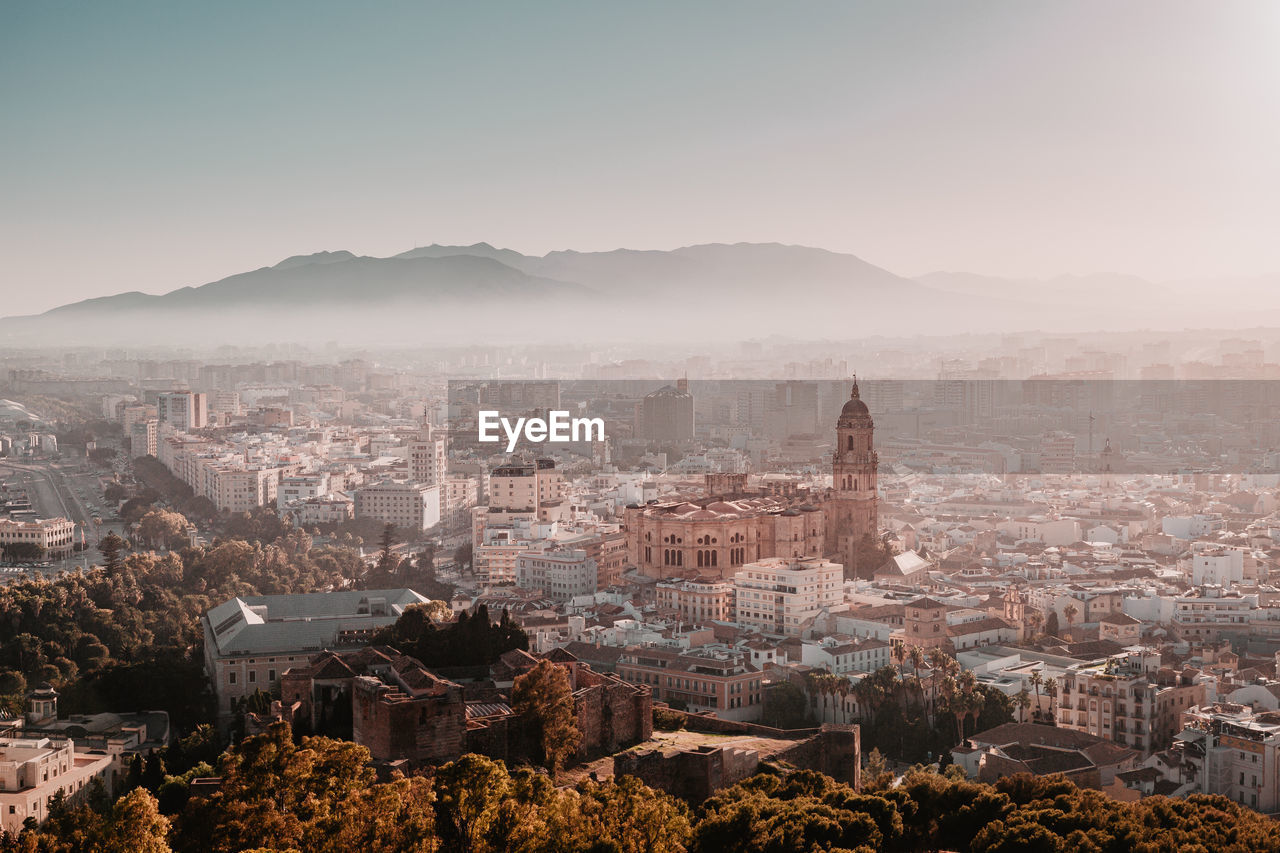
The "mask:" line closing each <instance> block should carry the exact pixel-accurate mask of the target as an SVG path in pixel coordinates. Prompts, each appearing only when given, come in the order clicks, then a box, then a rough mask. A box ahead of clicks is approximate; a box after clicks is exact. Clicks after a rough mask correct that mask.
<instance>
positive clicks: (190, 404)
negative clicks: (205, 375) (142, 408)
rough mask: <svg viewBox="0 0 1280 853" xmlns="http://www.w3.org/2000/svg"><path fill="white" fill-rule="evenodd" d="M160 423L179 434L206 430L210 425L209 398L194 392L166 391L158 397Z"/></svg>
mask: <svg viewBox="0 0 1280 853" xmlns="http://www.w3.org/2000/svg"><path fill="white" fill-rule="evenodd" d="M156 412H157V414H158V418H159V420H160V423H162V424H166V425H168V426H170V427H172V428H173V429H175V430H177V431H178V432H190V431H191V430H196V429H204V428H205V427H206V426H208V424H209V405H208V398H207V396H206V395H204V394H198V393H195V392H193V391H166V392H164V393H162V394H160V395H158V396H157V397H156Z"/></svg>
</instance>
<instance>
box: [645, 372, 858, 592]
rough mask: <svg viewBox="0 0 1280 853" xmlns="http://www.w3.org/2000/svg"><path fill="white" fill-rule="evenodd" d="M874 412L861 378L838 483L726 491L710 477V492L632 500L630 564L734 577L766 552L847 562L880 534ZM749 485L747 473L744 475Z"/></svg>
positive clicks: (842, 420)
mask: <svg viewBox="0 0 1280 853" xmlns="http://www.w3.org/2000/svg"><path fill="white" fill-rule="evenodd" d="M873 433H874V424H873V423H872V420H871V413H870V412H869V411H868V409H867V405H866V403H864V402H863V401H862V399H861V397H860V396H859V393H858V383H857V381H856V380H855V381H854V384H853V391H852V392H851V394H850V397H849V400H848V402H846V403H845V404H844V408H843V409H842V410H841V412H840V417H839V419H838V420H837V421H836V446H835V450H834V453H833V458H832V466H833V467H832V475H833V480H832V488H831V489H830V490H828V491H825V492H821V493H815V492H804V491H802V492H797V493H795V494H792V495H786V496H780V495H759V494H757V495H746V494H742V495H727V494H723V493H720V492H717V491H716V489H715V486H717V485H721V486H723V485H724V482H725V480H724V478H723V477H720V478H717V477H715V476H714V475H712V476H710V477H708V487H709V489H708V492H709V494H708V497H707V498H705V499H698V500H685V499H681V500H674V501H668V502H663V503H652V504H649V505H646V506H635V505H633V506H629V507H627V509H626V510H625V512H624V516H623V519H624V527H625V529H626V534H627V548H628V552H629V553H628V557H629V562H630V564H631V565H633V566H635V567H637V568H638V569H639V570H640V571H641V573H642V574H644V575H647V576H648V577H652V578H670V577H711V578H722V579H725V578H731V577H733V575H734V574H735V573H737V572H738V571H739V570H740V569H741V567H742V566H743V565H745V564H747V563H751V562H755V561H756V560H759V559H762V558H765V557H787V558H801V557H819V556H824V557H826V558H828V559H830V560H832V561H834V562H838V563H841V564H843V565H845V566H846V567H850V566H853V565H855V560H854V553H855V551H856V549H857V546H858V544H859V543H860V542H862V540H863V538H864V537H865V536H867V535H868V534H870V535H871V536H872V537H874V536H876V535H877V531H878V523H879V507H878V499H877V497H876V486H877V474H876V465H877V458H876V452H875V444H874V436H873ZM741 482H742V485H743V486H745V482H746V481H745V478H742V481H741Z"/></svg>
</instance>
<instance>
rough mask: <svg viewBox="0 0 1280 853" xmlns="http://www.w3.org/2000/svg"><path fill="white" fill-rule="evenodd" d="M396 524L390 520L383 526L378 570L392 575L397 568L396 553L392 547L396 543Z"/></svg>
mask: <svg viewBox="0 0 1280 853" xmlns="http://www.w3.org/2000/svg"><path fill="white" fill-rule="evenodd" d="M395 536H396V526H395V525H394V524H391V523H390V522H388V523H387V524H386V525H385V526H383V528H382V540H381V543H380V544H379V546H378V572H379V573H381V574H383V575H390V574H391V572H392V570H393V569H395V562H394V560H395V555H394V554H392V553H391V548H392V546H393V545H394V544H395Z"/></svg>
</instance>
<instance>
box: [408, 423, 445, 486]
mask: <svg viewBox="0 0 1280 853" xmlns="http://www.w3.org/2000/svg"><path fill="white" fill-rule="evenodd" d="M445 465H446V462H445V455H444V439H443V438H435V437H433V436H432V434H431V428H430V427H427V428H425V429H424V430H423V431H422V432H421V433H419V434H418V435H417V436H415V437H414V438H413V440H412V441H410V442H409V479H410V480H411V481H412V482H414V483H424V484H426V485H428V486H438V485H440V484H441V483H443V482H444V475H445Z"/></svg>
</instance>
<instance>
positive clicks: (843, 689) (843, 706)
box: [836, 676, 853, 723]
mask: <svg viewBox="0 0 1280 853" xmlns="http://www.w3.org/2000/svg"><path fill="white" fill-rule="evenodd" d="M852 691H853V685H852V684H850V683H849V679H848V678H845V677H844V676H841V677H840V683H839V684H837V685H836V692H837V693H839V694H840V712H841V714H842V715H843V716H844V721H845V722H846V723H847V722H849V694H850V693H851V692H852Z"/></svg>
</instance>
